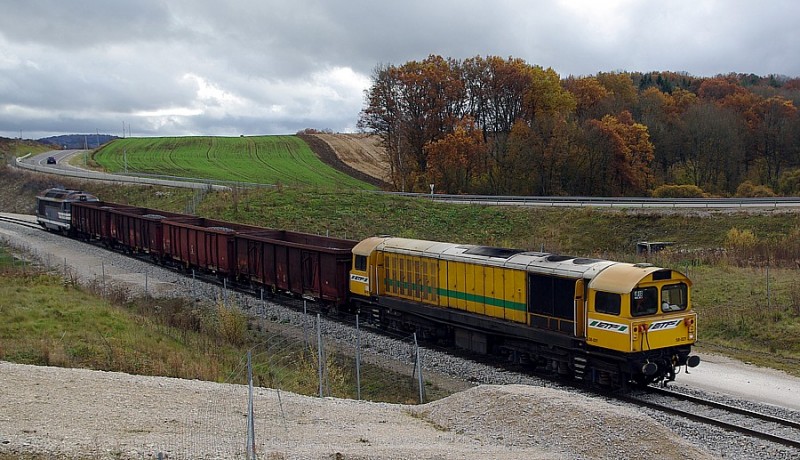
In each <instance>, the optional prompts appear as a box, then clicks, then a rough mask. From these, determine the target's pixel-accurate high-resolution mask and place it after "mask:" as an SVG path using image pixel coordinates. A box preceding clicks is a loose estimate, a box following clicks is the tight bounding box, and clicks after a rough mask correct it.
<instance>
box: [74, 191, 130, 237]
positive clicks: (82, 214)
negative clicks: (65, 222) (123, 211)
mask: <svg viewBox="0 0 800 460" xmlns="http://www.w3.org/2000/svg"><path fill="white" fill-rule="evenodd" d="M122 207H125V206H124V205H120V204H116V203H107V202H104V201H84V202H76V203H73V204H72V216H71V219H72V224H71V225H72V231H73V232H74V233H75V234H76V235H78V236H81V237H83V238H86V239H93V240H99V241H100V242H102V243H104V244H106V245H109V246H111V245H113V241H114V239H115V236H114V235H115V234H116V229H114V225H113V220H112V214H111V211H112V210H114V209H117V208H122Z"/></svg>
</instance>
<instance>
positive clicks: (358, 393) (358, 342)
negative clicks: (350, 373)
mask: <svg viewBox="0 0 800 460" xmlns="http://www.w3.org/2000/svg"><path fill="white" fill-rule="evenodd" d="M356 400H358V401H361V329H360V328H359V327H358V312H356Z"/></svg>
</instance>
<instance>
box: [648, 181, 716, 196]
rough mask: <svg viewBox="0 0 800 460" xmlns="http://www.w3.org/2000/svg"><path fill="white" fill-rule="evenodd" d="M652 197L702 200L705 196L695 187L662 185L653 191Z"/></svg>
mask: <svg viewBox="0 0 800 460" xmlns="http://www.w3.org/2000/svg"><path fill="white" fill-rule="evenodd" d="M652 196H653V198H703V197H704V196H706V194H705V192H703V189H701V188H700V187H698V186H696V185H669V184H664V185H662V186H660V187H658V188H656V189H655V190H653V193H652Z"/></svg>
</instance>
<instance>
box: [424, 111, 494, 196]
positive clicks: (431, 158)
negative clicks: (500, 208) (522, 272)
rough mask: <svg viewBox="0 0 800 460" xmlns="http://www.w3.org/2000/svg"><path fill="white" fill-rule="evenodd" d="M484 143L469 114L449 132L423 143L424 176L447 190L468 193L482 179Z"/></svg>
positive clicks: (483, 171) (441, 188)
mask: <svg viewBox="0 0 800 460" xmlns="http://www.w3.org/2000/svg"><path fill="white" fill-rule="evenodd" d="M486 148H487V146H486V143H485V142H484V141H483V135H482V134H481V130H480V129H479V128H478V126H477V125H476V124H475V121H474V120H473V119H472V118H471V117H466V118H464V119H462V120H459V121H458V123H457V125H456V127H455V129H454V130H453V132H451V133H448V134H446V135H445V136H444V137H442V138H441V139H439V140H436V141H432V142H429V143H428V144H427V145H426V146H425V153H426V154H427V156H428V179H429V182H430V183H432V184H436V187H437V188H438V189H439V190H443V191H445V192H447V193H471V192H474V191H475V190H474V188H473V187H474V185H475V183H476V182H480V181H481V180H482V179H484V176H483V175H484V173H485V172H486V171H485V169H484V168H483V167H482V166H483V164H484V162H483V161H482V160H483V157H484V156H485V154H486Z"/></svg>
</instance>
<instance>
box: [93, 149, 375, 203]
mask: <svg viewBox="0 0 800 460" xmlns="http://www.w3.org/2000/svg"><path fill="white" fill-rule="evenodd" d="M93 159H94V161H95V162H97V163H98V164H99V165H100V166H102V167H103V168H105V169H106V170H108V171H111V172H122V171H124V170H125V169H126V166H127V170H128V171H129V172H139V173H148V174H163V175H170V176H181V177H197V178H204V179H215V180H223V181H232V182H250V183H259V184H291V185H304V186H315V187H329V186H330V187H343V188H351V189H365V190H367V189H374V186H372V185H369V184H367V183H364V182H361V181H359V180H357V179H354V178H352V177H350V176H347V175H345V174H343V173H341V172H339V171H337V170H335V169H333V168H331V167H329V166H327V165H325V164H324V163H323V162H322V161H321V160H320V159H319V158H318V157H317V156H316V155H314V153H313V152H312V151H311V149H310V148H309V146H308V145H307V144H306V143H305V142H303V141H302V140H301V139H300V138H298V137H296V136H256V137H181V138H174V137H160V138H127V139H118V140H115V141H113V142H111V143H109V144H107V145H105V146H103V147H102V148H101V149H100V150H98V151H97V152H95V153H94V155H93Z"/></svg>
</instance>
